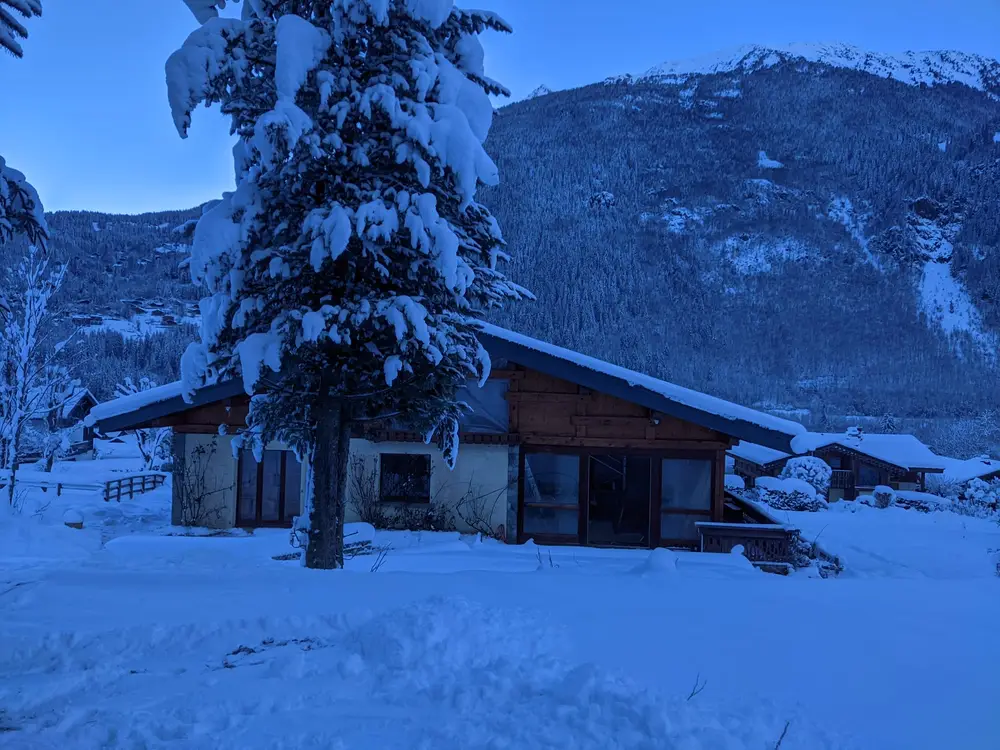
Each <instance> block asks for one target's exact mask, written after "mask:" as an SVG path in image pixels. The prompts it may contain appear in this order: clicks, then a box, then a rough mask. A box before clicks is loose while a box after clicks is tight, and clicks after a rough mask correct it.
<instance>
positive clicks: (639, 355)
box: [485, 48, 1000, 416]
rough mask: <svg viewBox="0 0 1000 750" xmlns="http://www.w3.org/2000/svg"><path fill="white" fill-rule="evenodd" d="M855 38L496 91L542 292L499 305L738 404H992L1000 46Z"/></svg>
mask: <svg viewBox="0 0 1000 750" xmlns="http://www.w3.org/2000/svg"><path fill="white" fill-rule="evenodd" d="M845 49H846V50H848V51H849V50H850V48H840V52H841V54H840V56H839V57H838V58H836V59H834V60H833V64H826V63H824V62H817V61H809V60H807V59H805V58H803V57H799V56H796V54H794V53H787V52H780V51H779V52H774V51H771V52H769V51H766V50H763V48H746V49H744V50H742V51H740V52H739V53H737V54H735V55H731V56H730V57H729V58H728V59H726V58H722V59H721V61H720V59H719V58H717V59H716V60H715V61H714V62H709V63H705V62H701V63H699V64H698V66H697V69H699V70H703V71H719V72H705V73H699V74H694V75H688V74H683V73H680V72H678V70H679V68H678V66H677V65H670V66H665V68H664V67H661V68H658V69H654V70H653V71H651V72H650V73H649V74H648V75H645V76H641V77H638V78H629V77H625V78H618V79H612V80H609V81H606V82H604V83H598V84H595V85H592V86H588V87H585V88H581V89H576V90H571V91H560V92H555V93H550V94H547V95H543V96H538V97H533V98H531V99H528V100H525V101H522V102H518V103H515V104H513V105H511V106H508V107H506V108H504V109H502V110H500V111H499V113H498V116H497V118H496V121H495V124H494V128H493V130H492V132H491V135H490V141H489V143H488V147H489V151H490V153H491V154H493V155H494V156H495V158H496V160H497V162H498V165H499V167H500V174H501V175H502V179H503V183H502V185H501V186H500V187H499V188H496V189H493V190H490V191H487V192H486V195H485V201H486V202H487V203H488V204H489V205H490V206H491V207H492V208H493V209H494V210H495V212H496V215H497V218H498V219H499V221H500V223H501V226H502V227H503V228H504V232H505V236H506V239H507V241H508V243H509V244H510V247H511V250H512V254H513V256H514V258H515V268H514V273H513V275H514V276H515V277H516V278H517V280H518V281H520V282H521V283H523V284H525V285H526V286H528V287H529V288H531V289H532V290H533V291H534V292H535V293H536V294H537V295H538V298H539V299H538V302H537V303H535V304H533V305H527V306H520V307H518V308H516V309H514V310H512V311H511V312H510V313H509V314H508V315H505V316H502V320H501V322H503V323H506V324H508V325H511V326H513V327H515V328H518V329H521V330H524V331H526V332H528V333H532V334H535V335H539V336H542V337H544V338H549V339H552V340H555V341H557V342H559V343H562V344H565V345H570V346H573V347H575V348H579V349H581V350H583V351H586V352H588V353H592V354H597V355H601V356H604V357H606V358H609V359H612V360H615V361H617V362H620V363H622V364H625V365H628V366H631V367H634V368H636V369H640V370H644V371H649V372H652V373H655V374H657V375H660V376H662V377H664V378H667V379H670V380H674V381H676V382H679V383H684V384H686V385H689V386H693V387H697V388H701V389H704V390H708V391H711V392H713V393H716V394H718V395H722V396H726V397H729V398H733V399H736V400H739V401H742V402H744V403H757V404H771V405H776V406H777V405H794V406H798V407H808V408H811V409H812V410H813V411H814V413H815V412H821V411H823V410H831V411H833V412H835V413H840V414H844V413H849V414H851V413H853V414H882V413H886V412H890V413H893V414H896V415H899V416H924V415H942V414H948V415H954V414H959V413H965V412H974V411H980V410H982V409H985V408H987V407H989V406H990V405H991V404H995V403H996V401H997V396H998V388H997V373H996V371H995V370H994V369H993V362H994V359H995V357H996V351H997V332H998V331H1000V247H998V246H1000V184H998V177H1000V142H998V141H1000V134H998V131H1000V103H998V101H997V100H996V98H995V96H994V95H993V94H992V93H991V92H992V84H991V83H990V82H991V81H994V80H1000V79H997V77H996V76H995V71H996V70H997V69H998V68H1000V66H997V65H996V63H994V62H992V61H986V60H983V59H982V58H971V57H969V56H959V57H958V63H961V64H951V66H950V67H948V65H946V64H945V63H947V61H948V60H949V59H950V58H949V57H948V53H943V54H944V57H941V56H940V54H939V55H938V57H933V58H914V59H916V62H913V60H910V61H909V62H910V63H911V66H910V67H909V68H907V67H900V65H902V64H906V63H907V61H906V60H904V61H903V63H899V61H895V65H896V67H895V68H892V64H893V61H892V60H889V61H888V62H887V61H886V60H885V59H882V60H881V61H879V60H874V62H873V61H872V60H871V59H868V64H869V65H870V66H871V67H872V68H873V69H875V70H876V71H878V72H879V73H880V75H873V74H872V73H869V72H865V71H862V70H857V69H853V68H852V67H849V66H848V67H845V62H844V57H845V55H844V54H843V50H845ZM812 52H813V53H815V50H812ZM811 56H812V57H814V58H816V59H817V60H821V59H823V56H822V54H811ZM848 57H849V56H848ZM858 60H860V63H859V62H858ZM928 60H930V62H928ZM942 60H944V61H945V62H942ZM970 60H971V62H970ZM865 61H866V58H864V57H863V56H862V57H860V58H855V59H854V62H853V63H852V64H855V65H857V64H864V63H865ZM848 62H849V63H850V62H851V60H850V59H848ZM876 63H880V64H876ZM917 64H922V65H924V68H923V69H922V70H917V69H916V68H915V67H913V66H915V65H917ZM977 66H978V67H977ZM990 66H993V67H990ZM973 69H974V70H978V71H980V73H977V74H975V75H973V73H971V72H970V70H973ZM664 70H666V72H664ZM886 70H889V72H892V71H893V70H895V71H896V73H897V75H898V74H899V73H900V71H903V72H904V73H906V74H907V75H908V76H909V79H910V80H923V79H925V78H926V79H927V80H931V81H932V82H933V83H934V84H935V85H931V86H928V85H926V84H922V85H913V84H910V83H903V82H901V81H898V80H894V79H889V78H886V77H881V76H884V74H885V71H886ZM942 71H943V72H942ZM956 71H957V72H956ZM935 76H936V77H935ZM948 76H951V78H949V77H948ZM991 76H993V77H992V78H991ZM959 79H961V80H963V81H965V83H959V82H950V81H953V80H959ZM984 81H985V82H986V83H985V84H984ZM967 84H971V85H967ZM984 87H985V88H987V89H990V90H989V91H984V90H982V89H983V88H984Z"/></svg>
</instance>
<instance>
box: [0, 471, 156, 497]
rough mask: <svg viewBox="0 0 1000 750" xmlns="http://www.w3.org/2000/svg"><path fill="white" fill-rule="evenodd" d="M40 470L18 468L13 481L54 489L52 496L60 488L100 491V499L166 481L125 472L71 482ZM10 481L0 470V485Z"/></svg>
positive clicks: (128, 494) (138, 491)
mask: <svg viewBox="0 0 1000 750" xmlns="http://www.w3.org/2000/svg"><path fill="white" fill-rule="evenodd" d="M40 473H41V472H32V471H19V472H17V474H16V475H15V478H14V481H15V482H16V483H17V485H18V486H19V487H37V488H39V489H41V490H42V492H48V491H49V490H51V489H54V490H55V491H56V495H57V496H58V495H62V493H63V491H64V490H71V491H77V492H100V493H101V496H102V497H103V498H104V502H109V501H111V500H117V501H118V502H121V500H122V497H129V498H131V497H135V496H136V495H141V494H142V493H144V492H149V491H151V490H155V489H156V488H157V487H161V486H163V483H164V482H166V481H167V475H166V474H164V473H162V472H158V471H154V472H144V473H141V474H127V475H125V476H121V477H112V478H110V479H96V480H93V481H90V482H80V481H73V480H72V479H70V478H69V477H63V476H59V475H56V476H53V475H51V474H42V476H39V474H40ZM9 481H10V471H7V470H0V487H6V486H7V483H8V482H9Z"/></svg>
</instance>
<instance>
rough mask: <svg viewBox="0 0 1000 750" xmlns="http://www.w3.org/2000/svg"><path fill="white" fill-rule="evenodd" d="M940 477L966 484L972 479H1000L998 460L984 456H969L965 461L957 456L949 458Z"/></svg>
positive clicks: (986, 480)
mask: <svg viewBox="0 0 1000 750" xmlns="http://www.w3.org/2000/svg"><path fill="white" fill-rule="evenodd" d="M941 478H942V479H943V480H944V481H945V482H951V483H954V484H959V485H964V484H968V483H969V482H971V481H972V480H973V479H982V480H983V481H984V482H990V481H992V480H994V479H1000V461H997V460H996V459H993V458H987V457H986V456H981V457H979V458H970V459H968V460H966V461H962V460H960V459H957V458H956V459H949V460H948V463H947V466H946V468H945V470H944V474H943V475H942V476H941Z"/></svg>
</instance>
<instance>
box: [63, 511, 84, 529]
mask: <svg viewBox="0 0 1000 750" xmlns="http://www.w3.org/2000/svg"><path fill="white" fill-rule="evenodd" d="M62 520H63V524H65V525H66V526H74V525H75V526H83V513H81V512H80V511H78V510H76V509H74V508H70V509H69V510H67V511H66V512H65V513H63V519H62Z"/></svg>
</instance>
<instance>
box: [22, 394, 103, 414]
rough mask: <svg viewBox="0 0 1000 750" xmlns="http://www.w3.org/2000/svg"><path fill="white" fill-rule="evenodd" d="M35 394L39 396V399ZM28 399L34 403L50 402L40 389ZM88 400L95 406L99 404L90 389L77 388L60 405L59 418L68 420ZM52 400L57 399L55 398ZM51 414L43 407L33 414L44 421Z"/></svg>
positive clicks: (47, 395)
mask: <svg viewBox="0 0 1000 750" xmlns="http://www.w3.org/2000/svg"><path fill="white" fill-rule="evenodd" d="M35 394H37V397H36V395H35ZM28 398H29V400H30V401H31V402H33V403H46V402H47V401H49V394H47V393H45V392H44V391H43V390H41V389H39V390H38V391H35V392H33V394H32V395H29V397H28ZM87 398H89V399H90V400H91V401H92V402H94V403H95V404H96V403H97V399H96V398H94V394H92V393H91V392H90V391H89V390H88V389H86V388H83V387H80V388H77V389H76V390H75V391H73V394H72V395H71V396H69V397H68V398H66V400H65V401H63V402H62V404H60V405H59V417H60V418H61V419H68V418H69V417H70V415H71V414H72V413H73V410H74V409H76V407H78V406H79V405H80V403H81V402H82V401H83V400H84V399H87ZM52 400H55V399H54V398H53V399H52ZM49 412H50V409H47V408H44V407H41V408H38V409H36V410H35V411H34V412H33V414H34V417H35V418H36V419H44V418H46V417H47V416H48V414H49Z"/></svg>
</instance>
